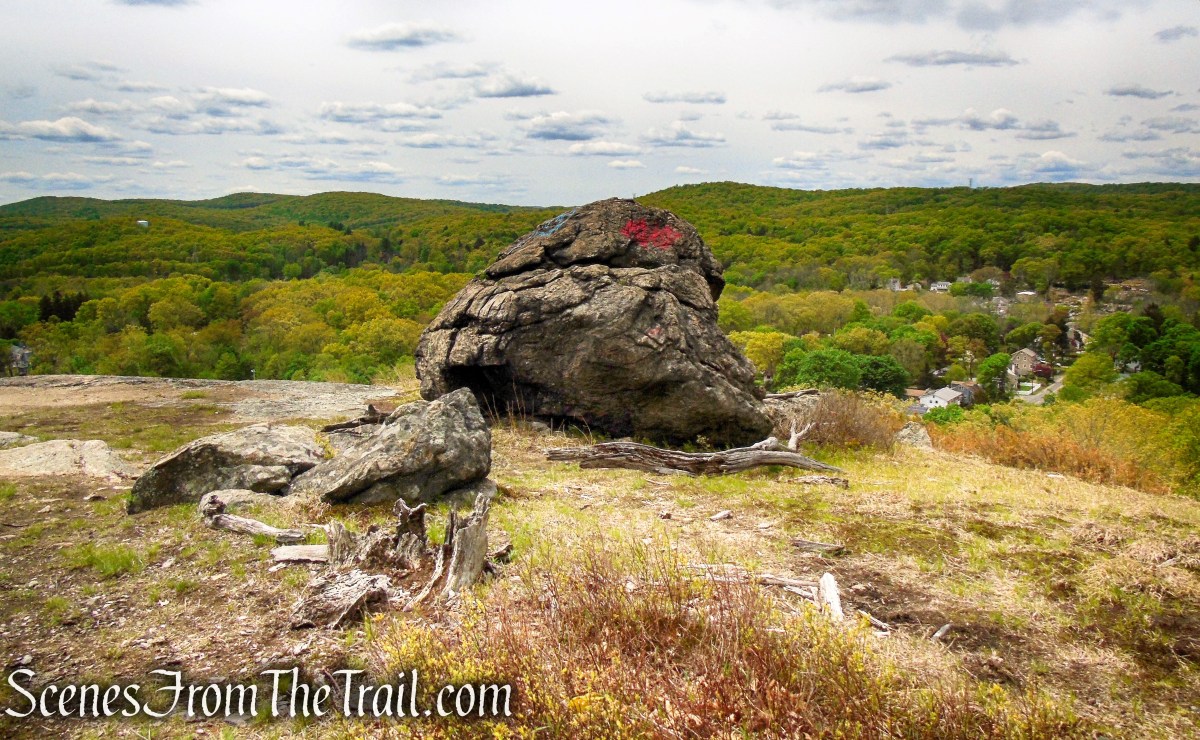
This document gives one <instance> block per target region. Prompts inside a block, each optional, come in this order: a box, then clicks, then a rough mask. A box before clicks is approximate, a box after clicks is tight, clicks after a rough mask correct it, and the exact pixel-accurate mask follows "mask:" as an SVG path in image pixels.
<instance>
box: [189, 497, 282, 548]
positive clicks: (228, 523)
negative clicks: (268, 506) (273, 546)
mask: <svg viewBox="0 0 1200 740" xmlns="http://www.w3.org/2000/svg"><path fill="white" fill-rule="evenodd" d="M201 513H202V514H203V515H204V524H205V525H206V526H208V527H209V528H211V529H223V530H225V531H227V532H236V533H238V534H248V535H264V536H267V537H272V538H274V539H275V541H276V542H278V543H279V544H281V545H298V544H300V543H301V542H303V541H304V532H302V531H300V530H299V529H279V528H278V527H272V526H271V525H269V524H263V523H262V522H260V521H258V520H257V519H247V518H246V517H244V516H235V515H233V514H226V513H225V502H224V501H221V500H220V499H216V498H214V499H211V500H210V501H209V502H208V503H207V504H206V505H205V507H204V509H203V511H202V512H201Z"/></svg>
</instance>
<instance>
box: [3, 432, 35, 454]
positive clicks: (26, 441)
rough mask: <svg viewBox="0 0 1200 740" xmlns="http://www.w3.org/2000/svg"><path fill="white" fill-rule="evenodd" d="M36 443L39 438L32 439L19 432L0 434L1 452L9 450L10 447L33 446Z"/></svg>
mask: <svg viewBox="0 0 1200 740" xmlns="http://www.w3.org/2000/svg"><path fill="white" fill-rule="evenodd" d="M36 441H37V437H30V436H29V435H28V434H20V433H18V432H0V450H7V449H9V448H10V447H22V446H24V445H31V444H33V443H34V442H36Z"/></svg>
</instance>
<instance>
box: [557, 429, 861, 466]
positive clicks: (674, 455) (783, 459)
mask: <svg viewBox="0 0 1200 740" xmlns="http://www.w3.org/2000/svg"><path fill="white" fill-rule="evenodd" d="M546 458H547V459H548V460H553V461H556V462H578V463H579V467H581V468H627V469H630V470H646V471H649V472H652V473H659V474H664V475H670V474H674V473H684V474H687V475H723V474H726V473H739V472H742V471H744V470H750V469H751V468H757V467H763V466H766V465H786V466H789V467H793V468H803V469H805V470H824V471H829V472H834V473H841V472H843V471H842V470H841V469H840V468H835V467H834V466H832V465H826V464H825V463H823V462H818V461H816V460H813V459H812V458H811V457H807V456H805V455H801V454H800V453H798V452H795V451H793V450H789V449H787V448H786V447H784V446H783V445H781V444H779V440H777V439H775V438H774V437H770V438H768V439H766V440H763V441H762V442H759V443H758V444H756V445H754V446H752V447H738V448H735V449H732V450H724V451H722V452H679V451H676V450H664V449H662V448H659V447H651V446H650V445H643V444H638V443H636V442H602V443H600V444H595V445H591V446H590V447H559V448H556V449H552V450H547V451H546Z"/></svg>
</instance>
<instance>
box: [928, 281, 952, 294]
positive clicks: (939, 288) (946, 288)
mask: <svg viewBox="0 0 1200 740" xmlns="http://www.w3.org/2000/svg"><path fill="white" fill-rule="evenodd" d="M929 289H930V290H932V291H933V292H934V293H949V292H950V283H949V282H947V281H945V280H938V281H937V282H934V283H932V284H931V285H930V286H929Z"/></svg>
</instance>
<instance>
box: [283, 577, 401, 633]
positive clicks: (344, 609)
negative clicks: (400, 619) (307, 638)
mask: <svg viewBox="0 0 1200 740" xmlns="http://www.w3.org/2000/svg"><path fill="white" fill-rule="evenodd" d="M391 596H392V592H391V581H390V580H389V579H388V577H387V576H384V575H371V574H369V573H364V572H362V571H361V570H350V571H338V572H331V573H326V574H324V575H322V576H319V577H317V578H316V579H314V580H313V582H312V583H310V584H309V586H308V594H307V595H306V596H305V597H304V598H303V599H301V601H300V603H299V604H298V605H297V606H296V609H295V611H294V612H293V614H292V624H291V627H292V629H301V628H304V627H329V628H330V629H337V628H338V627H342V626H344V625H346V624H348V623H349V622H351V621H353V620H355V619H357V618H358V617H360V616H361V615H362V614H363V612H364V611H367V610H368V609H369V608H370V607H372V606H383V605H386V604H387V603H388V601H389V600H390V598H391Z"/></svg>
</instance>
